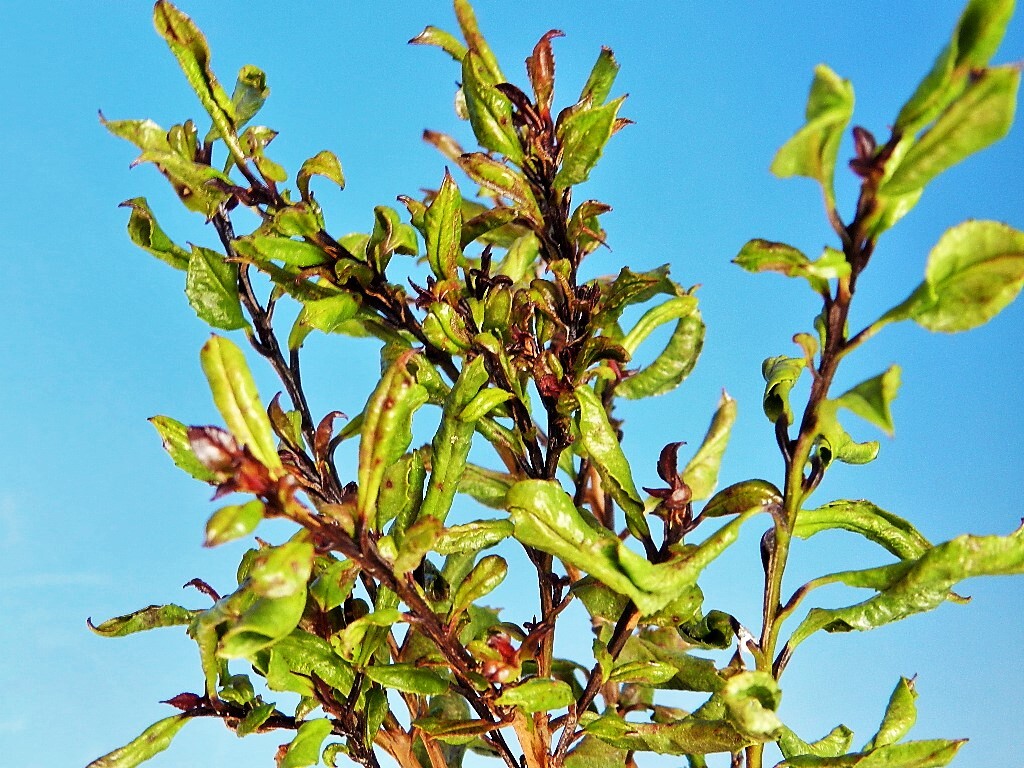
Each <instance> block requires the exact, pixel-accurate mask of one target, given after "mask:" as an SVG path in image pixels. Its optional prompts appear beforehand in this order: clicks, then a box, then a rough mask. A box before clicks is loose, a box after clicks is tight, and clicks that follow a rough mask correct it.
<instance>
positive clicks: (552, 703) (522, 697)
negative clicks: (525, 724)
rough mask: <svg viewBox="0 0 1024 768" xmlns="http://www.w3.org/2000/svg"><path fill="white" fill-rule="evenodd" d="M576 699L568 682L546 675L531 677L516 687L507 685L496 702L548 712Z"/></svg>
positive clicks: (524, 709) (567, 704) (528, 710)
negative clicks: (552, 678)
mask: <svg viewBox="0 0 1024 768" xmlns="http://www.w3.org/2000/svg"><path fill="white" fill-rule="evenodd" d="M574 699H575V697H574V696H573V695H572V688H570V687H569V685H568V684H567V683H563V682H562V681H561V680H551V679H549V678H546V677H531V678H530V679H529V680H525V681H523V682H522V683H520V684H519V685H517V686H515V687H509V686H506V687H505V688H504V690H502V692H501V696H499V697H498V698H497V700H496V703H497V704H500V705H502V706H506V707H519V708H520V709H522V710H523V711H524V712H546V711H548V710H551V709H561V708H562V707H567V706H569V705H570V704H571V703H572V702H573V701H574Z"/></svg>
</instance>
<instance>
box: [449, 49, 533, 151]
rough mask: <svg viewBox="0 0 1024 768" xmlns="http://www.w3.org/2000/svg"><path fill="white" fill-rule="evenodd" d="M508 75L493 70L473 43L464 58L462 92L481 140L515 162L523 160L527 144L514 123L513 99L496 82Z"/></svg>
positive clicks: (474, 127)
mask: <svg viewBox="0 0 1024 768" xmlns="http://www.w3.org/2000/svg"><path fill="white" fill-rule="evenodd" d="M503 81H504V78H503V77H502V78H498V77H495V75H494V73H492V72H491V71H489V68H488V61H487V59H486V56H485V55H483V54H482V53H481V51H480V50H479V49H477V48H475V47H474V46H473V44H472V43H470V48H469V51H468V52H467V53H466V55H465V56H464V57H463V59H462V92H463V93H464V94H465V98H466V112H467V113H468V115H469V122H470V124H471V125H472V126H473V133H474V135H475V136H476V139H477V141H479V142H480V145H481V146H482V147H484V148H485V149H489V150H492V151H494V152H498V153H500V154H502V155H504V156H505V157H507V158H508V159H509V160H511V161H512V162H513V163H517V164H518V163H521V162H522V160H523V148H522V146H521V145H520V143H519V137H518V136H517V135H516V131H515V127H514V126H513V124H512V102H511V101H509V100H508V98H507V97H506V96H505V95H504V94H503V93H502V92H501V91H499V90H498V89H497V88H495V87H494V86H495V85H496V84H497V83H500V82H503Z"/></svg>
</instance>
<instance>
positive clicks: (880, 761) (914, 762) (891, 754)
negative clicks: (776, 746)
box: [775, 739, 966, 768]
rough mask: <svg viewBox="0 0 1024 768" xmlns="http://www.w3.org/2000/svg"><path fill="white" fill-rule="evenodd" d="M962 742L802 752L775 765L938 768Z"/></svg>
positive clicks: (796, 767)
mask: <svg viewBox="0 0 1024 768" xmlns="http://www.w3.org/2000/svg"><path fill="white" fill-rule="evenodd" d="M965 743H966V739H964V740H961V741H945V740H943V739H934V740H931V741H908V742H905V743H903V744H891V745H889V746H887V747H881V748H879V749H876V750H874V751H873V752H854V753H852V754H848V755H839V756H837V757H815V756H813V755H803V756H801V757H794V758H791V759H789V760H784V761H783V762H781V763H779V764H778V765H776V766H775V768H942V766H945V765H949V763H950V761H951V760H952V759H953V758H954V757H956V753H957V752H958V751H959V750H960V747H962V746H963V745H964V744H965Z"/></svg>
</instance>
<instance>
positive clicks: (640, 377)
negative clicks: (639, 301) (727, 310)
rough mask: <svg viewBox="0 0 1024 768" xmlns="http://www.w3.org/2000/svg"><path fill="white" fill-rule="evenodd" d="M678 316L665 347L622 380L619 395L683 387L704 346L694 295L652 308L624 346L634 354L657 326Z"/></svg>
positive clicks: (657, 392)
mask: <svg viewBox="0 0 1024 768" xmlns="http://www.w3.org/2000/svg"><path fill="white" fill-rule="evenodd" d="M674 318H678V320H677V322H676V326H675V328H674V329H673V331H672V335H671V336H670V337H669V340H668V344H666V345H665V349H663V350H662V351H661V353H660V354H659V355H658V356H657V357H656V358H655V359H654V362H652V363H651V364H650V365H649V366H647V367H646V368H643V369H641V370H639V371H637V372H636V373H634V374H633V375H631V376H629V377H628V378H626V379H624V380H623V381H621V382H619V384H618V386H617V387H616V388H615V394H617V395H621V396H622V397H625V398H627V399H630V400H639V399H640V398H643V397H654V396H655V395H663V394H665V393H666V392H670V391H671V390H673V389H675V388H676V387H677V386H679V385H680V384H681V383H682V382H683V379H685V378H686V377H687V376H688V375H689V374H690V371H692V370H693V367H694V366H695V365H696V364H697V358H698V357H699V356H700V351H701V349H702V348H703V346H704V321H703V320H702V319H701V316H700V312H699V311H697V301H696V298H695V297H693V296H680V297H677V298H675V299H669V301H667V302H666V303H665V304H662V305H661V306H660V307H655V308H654V309H652V310H649V311H648V312H647V313H645V314H644V316H643V317H642V318H641V319H640V322H639V323H637V326H636V327H635V328H634V329H633V330H632V331H630V332H629V333H628V334H626V336H625V338H624V339H623V340H622V346H623V347H624V348H625V349H626V351H627V352H629V354H630V355H632V354H633V352H634V351H635V350H636V347H637V346H639V343H640V341H642V340H643V339H644V338H646V337H647V336H648V335H649V333H650V332H651V331H652V330H653V329H654V327H656V326H657V325H660V324H661V323H663V322H667V321H668V320H670V319H674Z"/></svg>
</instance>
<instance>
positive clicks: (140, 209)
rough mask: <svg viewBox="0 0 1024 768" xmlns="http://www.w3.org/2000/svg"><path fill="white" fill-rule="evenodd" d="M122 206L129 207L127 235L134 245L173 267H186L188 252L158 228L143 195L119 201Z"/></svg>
mask: <svg viewBox="0 0 1024 768" xmlns="http://www.w3.org/2000/svg"><path fill="white" fill-rule="evenodd" d="M121 207H122V208H131V209H132V213H131V216H129V217H128V237H130V238H131V241H132V242H133V243H135V245H137V246H139V247H140V248H142V249H143V250H145V251H148V252H149V253H151V254H153V255H154V256H156V257H157V258H158V259H160V260H161V261H164V262H166V263H167V264H170V265H171V266H172V267H174V268H175V269H187V268H188V262H189V253H188V251H186V250H185V249H184V248H182V247H181V246H179V245H176V244H175V243H174V242H173V241H172V240H171V239H170V238H169V237H168V236H167V234H166V233H165V232H164V231H163V230H162V229H161V228H160V225H159V224H158V223H157V221H156V217H155V216H154V215H153V211H151V210H150V208H149V203H147V202H146V198H144V197H135V198H132V199H131V200H125V201H124V202H123V203H121Z"/></svg>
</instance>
